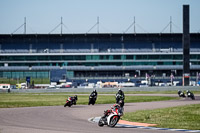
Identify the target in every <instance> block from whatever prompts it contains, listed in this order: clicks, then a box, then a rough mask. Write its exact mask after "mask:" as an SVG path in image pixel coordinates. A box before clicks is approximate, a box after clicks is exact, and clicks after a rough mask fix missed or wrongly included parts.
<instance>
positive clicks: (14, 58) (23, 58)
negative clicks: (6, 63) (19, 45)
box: [10, 56, 25, 60]
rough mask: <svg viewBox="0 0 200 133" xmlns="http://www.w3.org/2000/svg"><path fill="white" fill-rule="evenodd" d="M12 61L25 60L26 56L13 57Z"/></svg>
mask: <svg viewBox="0 0 200 133" xmlns="http://www.w3.org/2000/svg"><path fill="white" fill-rule="evenodd" d="M10 58H11V60H25V56H11V57H10Z"/></svg>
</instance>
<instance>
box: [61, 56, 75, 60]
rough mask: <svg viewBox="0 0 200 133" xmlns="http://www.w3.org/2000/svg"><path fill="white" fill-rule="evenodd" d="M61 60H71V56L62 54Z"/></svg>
mask: <svg viewBox="0 0 200 133" xmlns="http://www.w3.org/2000/svg"><path fill="white" fill-rule="evenodd" d="M62 59H63V60H73V56H62Z"/></svg>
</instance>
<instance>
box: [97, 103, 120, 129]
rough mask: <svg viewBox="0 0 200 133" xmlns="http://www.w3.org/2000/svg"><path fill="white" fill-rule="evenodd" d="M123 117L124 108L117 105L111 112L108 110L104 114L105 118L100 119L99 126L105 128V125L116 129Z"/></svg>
mask: <svg viewBox="0 0 200 133" xmlns="http://www.w3.org/2000/svg"><path fill="white" fill-rule="evenodd" d="M122 116H123V108H122V107H120V106H119V105H115V106H114V107H113V108H112V109H111V110H106V111H105V112H104V116H102V117H101V118H100V120H99V122H98V125H99V126H100V127H103V126H104V125H107V126H109V127H114V126H115V125H116V124H117V123H118V121H119V119H120V117H122Z"/></svg>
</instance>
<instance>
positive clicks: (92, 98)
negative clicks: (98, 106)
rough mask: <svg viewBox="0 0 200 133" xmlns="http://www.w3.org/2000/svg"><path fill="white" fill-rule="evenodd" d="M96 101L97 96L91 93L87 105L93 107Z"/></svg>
mask: <svg viewBox="0 0 200 133" xmlns="http://www.w3.org/2000/svg"><path fill="white" fill-rule="evenodd" d="M96 99H97V96H96V95H95V94H94V93H92V94H91V95H90V96H89V103H88V105H90V104H92V105H94V104H95V102H96Z"/></svg>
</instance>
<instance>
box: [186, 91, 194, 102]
mask: <svg viewBox="0 0 200 133" xmlns="http://www.w3.org/2000/svg"><path fill="white" fill-rule="evenodd" d="M186 92H187V97H189V98H191V99H192V100H195V97H194V94H193V93H192V92H190V91H188V90H187V91H186Z"/></svg>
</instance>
